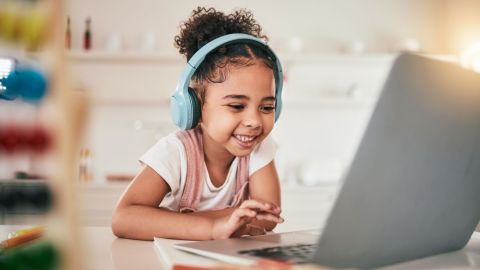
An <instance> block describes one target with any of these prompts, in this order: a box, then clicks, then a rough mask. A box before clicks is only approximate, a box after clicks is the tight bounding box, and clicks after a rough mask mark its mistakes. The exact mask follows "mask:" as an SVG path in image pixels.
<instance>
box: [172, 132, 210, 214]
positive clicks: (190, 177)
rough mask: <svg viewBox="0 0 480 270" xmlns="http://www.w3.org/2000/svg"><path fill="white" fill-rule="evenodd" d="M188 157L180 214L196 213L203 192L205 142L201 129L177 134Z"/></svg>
mask: <svg viewBox="0 0 480 270" xmlns="http://www.w3.org/2000/svg"><path fill="white" fill-rule="evenodd" d="M177 136H178V138H179V139H180V141H181V142H182V143H183V146H184V148H185V154H186V157H187V173H186V177H185V188H184V189H183V193H182V197H181V198H180V206H179V211H180V212H195V211H196V210H197V206H198V203H199V202H200V197H201V196H202V190H203V182H204V179H203V175H204V174H203V164H204V163H205V162H204V158H203V155H204V154H203V141H202V134H201V131H200V129H199V128H194V129H190V130H185V131H179V132H177Z"/></svg>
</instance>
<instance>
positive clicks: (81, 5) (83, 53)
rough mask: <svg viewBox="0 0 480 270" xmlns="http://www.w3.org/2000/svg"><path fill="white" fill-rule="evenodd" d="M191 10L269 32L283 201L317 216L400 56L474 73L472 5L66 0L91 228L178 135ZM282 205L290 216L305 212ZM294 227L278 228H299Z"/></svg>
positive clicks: (397, 0) (468, 0) (415, 0)
mask: <svg viewBox="0 0 480 270" xmlns="http://www.w3.org/2000/svg"><path fill="white" fill-rule="evenodd" d="M197 6H205V7H215V8H216V9H218V10H221V11H225V12H230V11H232V10H233V9H235V8H246V9H249V10H251V11H253V13H254V16H255V18H256V20H257V21H258V22H259V23H260V24H261V25H262V27H263V30H264V32H265V33H266V34H267V35H268V36H269V38H270V42H269V43H270V45H271V47H272V48H273V49H274V50H275V51H276V52H277V54H278V55H279V57H280V59H281V62H282V64H283V67H284V70H285V75H286V76H285V80H286V81H285V88H284V109H283V111H282V115H281V117H280V119H279V121H278V122H277V124H276V126H275V128H274V131H273V136H274V138H275V139H276V141H277V143H278V146H279V149H278V154H277V158H276V162H277V167H278V170H279V174H280V178H281V181H282V186H283V187H284V189H283V190H284V193H283V198H284V204H285V202H288V201H295V200H296V199H297V198H300V197H304V196H307V195H308V194H311V196H313V197H314V198H321V199H319V200H321V201H322V202H325V203H324V204H322V203H319V205H322V206H319V207H320V208H321V209H320V210H319V211H322V213H324V214H325V213H327V212H328V209H329V207H330V206H331V203H332V201H333V200H334V198H335V194H336V192H337V191H338V187H339V184H340V183H341V177H342V175H343V174H344V173H345V171H346V170H347V169H348V165H349V162H350V160H351V158H352V155H353V153H354V152H355V149H356V147H357V144H358V142H359V140H360V138H361V135H362V133H363V130H364V128H365V126H366V123H367V122H368V119H369V117H370V114H371V112H372V109H373V106H374V104H375V101H376V99H377V97H378V93H379V90H380V89H381V87H382V84H383V82H384V80H385V78H386V75H387V73H388V71H389V68H390V66H391V64H392V61H393V60H394V58H395V56H396V55H397V54H398V53H399V52H402V51H414V52H421V53H426V54H429V55H432V56H434V57H440V58H444V59H447V60H457V59H459V57H465V56H466V58H461V59H463V60H464V62H465V64H466V65H468V66H471V67H473V68H478V69H480V57H479V53H478V51H479V50H478V49H479V48H478V47H479V45H478V44H480V43H478V42H480V13H479V12H478V11H479V10H480V1H478V0H337V1H327V0H315V1H314V0H299V1H274V0H263V1H254V0H244V1H231V0H228V1H225V0H212V1H190V0H188V1H158V0H137V1H133V0H115V1H113V0H102V1H95V0H70V1H69V3H68V7H67V12H66V13H67V14H68V15H69V20H70V27H69V30H70V35H71V48H70V53H69V59H70V67H71V73H72V74H73V75H74V77H75V79H76V82H77V87H78V88H81V89H85V91H87V92H88V94H89V96H90V97H91V101H92V102H91V111H90V122H89V128H88V131H87V133H86V136H85V141H84V144H83V150H82V151H81V153H79V155H80V156H81V160H80V170H79V172H80V178H81V181H82V182H84V183H85V185H84V188H85V189H86V190H87V192H86V196H87V198H86V199H85V201H87V204H86V205H87V208H89V207H90V212H91V213H98V214H97V215H89V216H88V217H87V219H89V220H88V223H90V224H108V223H109V213H110V211H111V208H112V207H113V205H114V203H115V201H116V199H117V198H118V197H119V196H120V194H121V192H122V191H123V189H124V187H125V185H126V184H127V183H128V182H129V180H131V179H132V177H133V176H134V175H135V174H136V173H137V172H138V171H139V170H140V168H141V167H140V164H139V163H138V158H139V156H140V155H142V154H143V153H144V152H145V151H146V150H147V149H148V148H149V147H150V146H152V145H153V144H154V143H155V142H156V141H157V140H158V139H159V138H161V137H162V136H165V135H167V134H168V133H170V132H172V131H174V130H175V127H174V125H173V124H172V122H171V120H170V114H169V97H170V95H171V94H172V93H173V90H174V89H175V86H176V83H177V79H178V77H179V74H180V72H181V70H182V69H183V67H184V65H185V59H183V58H182V57H181V56H180V55H179V54H178V52H177V50H176V48H174V46H173V37H174V36H175V35H176V34H177V33H178V31H179V25H180V23H181V22H182V21H183V20H186V19H187V18H188V17H189V15H190V14H191V11H192V10H193V9H194V8H195V7H197ZM87 20H90V30H89V31H90V35H91V40H90V41H91V44H90V48H89V49H85V40H84V39H85V31H86V21H87ZM65 22H67V18H65ZM66 25H67V23H66ZM66 27H67V26H66ZM475 49H477V50H476V51H475ZM475 57H477V58H476V60H475ZM465 59H466V60H465ZM475 65H476V66H475ZM308 192H310V193H308ZM305 194H307V195H305ZM88 196H90V197H88ZM91 198H95V199H91ZM304 198H305V197H304ZM100 205H103V208H102V209H103V210H102V209H100V208H101V207H102V206H100ZM286 208H287V209H286V210H284V213H286V214H288V213H290V214H291V215H293V213H294V212H296V211H299V210H300V209H301V208H302V207H301V205H297V206H292V205H288V204H287V206H286ZM285 211H286V212H285ZM315 219H316V223H318V218H315ZM290 220H291V221H290V223H286V225H285V226H287V227H283V228H285V229H286V228H288V226H292V227H293V226H295V228H299V226H298V224H294V219H290ZM287 221H288V220H287ZM287 224H290V225H287ZM307 227H308V226H307ZM310 227H311V226H310Z"/></svg>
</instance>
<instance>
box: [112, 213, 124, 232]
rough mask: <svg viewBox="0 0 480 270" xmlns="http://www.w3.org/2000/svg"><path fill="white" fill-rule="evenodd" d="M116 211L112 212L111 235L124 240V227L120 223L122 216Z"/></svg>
mask: <svg viewBox="0 0 480 270" xmlns="http://www.w3.org/2000/svg"><path fill="white" fill-rule="evenodd" d="M119 212H120V211H118V209H116V210H115V211H114V212H113V215H112V221H111V229H112V233H113V234H114V235H115V236H116V237H119V238H125V228H124V227H125V226H124V224H123V222H122V220H123V219H122V214H121V213H119Z"/></svg>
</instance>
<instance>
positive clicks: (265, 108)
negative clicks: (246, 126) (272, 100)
mask: <svg viewBox="0 0 480 270" xmlns="http://www.w3.org/2000/svg"><path fill="white" fill-rule="evenodd" d="M260 110H261V111H262V112H264V113H271V112H273V111H275V106H274V105H262V106H260Z"/></svg>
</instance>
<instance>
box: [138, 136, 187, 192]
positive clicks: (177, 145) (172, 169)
mask: <svg viewBox="0 0 480 270" xmlns="http://www.w3.org/2000/svg"><path fill="white" fill-rule="evenodd" d="M185 160H186V158H185V148H184V146H183V144H182V142H181V141H180V139H179V138H178V137H177V135H176V132H174V133H171V134H169V135H168V136H166V137H163V138H161V139H160V140H158V141H157V142H156V143H155V144H154V145H153V146H152V147H150V149H148V150H147V151H146V152H145V153H144V154H143V155H142V156H141V157H140V159H139V161H140V163H142V164H143V165H148V166H149V167H151V168H152V169H153V170H155V171H156V172H157V173H158V174H159V175H160V176H161V177H162V178H163V179H164V180H165V181H166V182H167V183H168V184H169V186H170V188H171V189H172V190H175V189H176V188H178V185H179V184H178V183H179V182H180V177H181V175H182V174H181V170H182V169H183V167H185Z"/></svg>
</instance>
